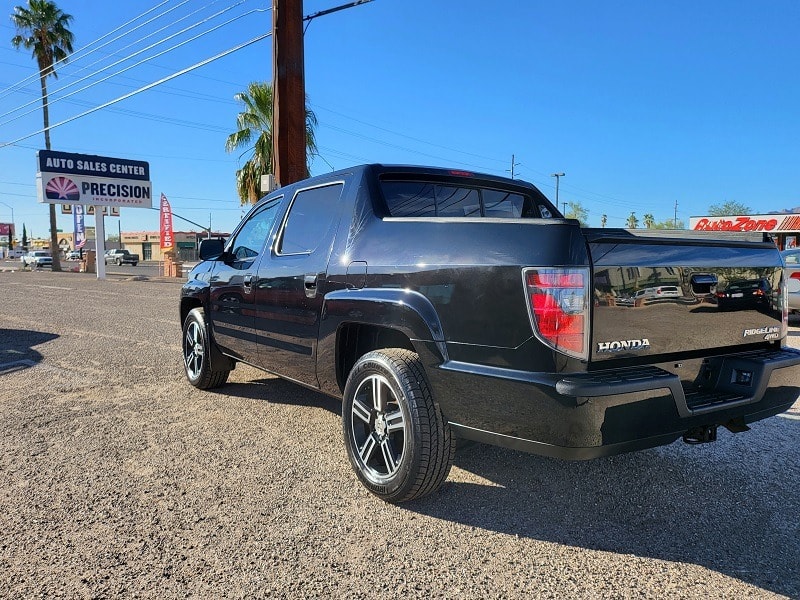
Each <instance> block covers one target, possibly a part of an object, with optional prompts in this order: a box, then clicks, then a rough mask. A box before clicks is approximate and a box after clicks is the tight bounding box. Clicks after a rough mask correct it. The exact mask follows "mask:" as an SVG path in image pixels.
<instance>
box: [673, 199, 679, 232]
mask: <svg viewBox="0 0 800 600" xmlns="http://www.w3.org/2000/svg"><path fill="white" fill-rule="evenodd" d="M672 228H673V229H677V228H678V201H677V200H675V215H674V216H673V218H672Z"/></svg>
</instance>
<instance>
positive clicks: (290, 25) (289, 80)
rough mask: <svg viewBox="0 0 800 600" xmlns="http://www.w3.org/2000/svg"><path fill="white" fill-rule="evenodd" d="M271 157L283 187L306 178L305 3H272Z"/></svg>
mask: <svg viewBox="0 0 800 600" xmlns="http://www.w3.org/2000/svg"><path fill="white" fill-rule="evenodd" d="M272 74H273V75H272V76H273V85H272V93H273V96H274V100H273V101H274V108H273V116H272V119H273V121H272V156H273V160H274V161H275V178H276V179H277V181H278V185H281V186H284V185H289V184H290V183H294V182H295V181H300V180H301V179H305V177H306V90H305V66H304V56H303V0H272Z"/></svg>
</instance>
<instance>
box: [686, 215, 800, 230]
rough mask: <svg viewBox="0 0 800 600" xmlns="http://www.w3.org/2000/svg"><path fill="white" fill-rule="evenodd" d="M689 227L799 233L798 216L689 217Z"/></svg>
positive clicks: (799, 217)
mask: <svg viewBox="0 0 800 600" xmlns="http://www.w3.org/2000/svg"><path fill="white" fill-rule="evenodd" d="M689 227H690V228H691V229H694V230H696V231H800V215H786V216H784V215H741V216H732V217H691V218H690V219H689Z"/></svg>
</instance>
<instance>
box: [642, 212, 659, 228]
mask: <svg viewBox="0 0 800 600" xmlns="http://www.w3.org/2000/svg"><path fill="white" fill-rule="evenodd" d="M655 224H656V220H655V218H654V217H653V215H651V214H650V213H646V214H645V215H644V226H645V227H647V228H648V229H650V228H651V227H653V226H654V225H655Z"/></svg>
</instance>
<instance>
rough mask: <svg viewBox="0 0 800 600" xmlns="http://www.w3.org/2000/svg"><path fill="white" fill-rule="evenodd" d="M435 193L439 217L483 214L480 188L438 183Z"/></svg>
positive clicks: (478, 215)
mask: <svg viewBox="0 0 800 600" xmlns="http://www.w3.org/2000/svg"><path fill="white" fill-rule="evenodd" d="M435 195H436V216H438V217H480V216H481V198H480V196H479V195H478V190H475V189H469V188H459V187H451V186H446V185H437V186H435Z"/></svg>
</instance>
